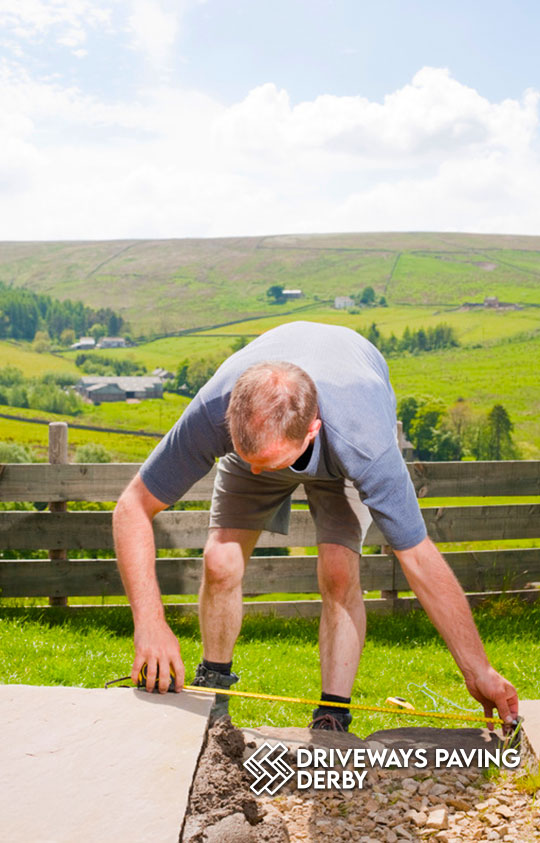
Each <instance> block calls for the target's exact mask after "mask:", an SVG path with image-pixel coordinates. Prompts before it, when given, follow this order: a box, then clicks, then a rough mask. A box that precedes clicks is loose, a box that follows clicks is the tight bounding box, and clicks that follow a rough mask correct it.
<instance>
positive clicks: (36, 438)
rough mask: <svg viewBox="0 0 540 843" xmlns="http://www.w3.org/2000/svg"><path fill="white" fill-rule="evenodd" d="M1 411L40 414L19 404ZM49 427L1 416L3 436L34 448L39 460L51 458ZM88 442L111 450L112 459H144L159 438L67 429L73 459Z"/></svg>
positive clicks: (53, 417) (48, 415) (0, 434)
mask: <svg viewBox="0 0 540 843" xmlns="http://www.w3.org/2000/svg"><path fill="white" fill-rule="evenodd" d="M0 409H1V411H2V412H7V413H14V414H16V415H21V416H24V415H28V416H30V417H32V416H36V415H38V413H36V411H35V410H34V411H31V410H30V411H29V410H20V409H19V408H18V407H0ZM39 417H40V418H45V419H49V420H50V421H67V423H68V424H69V422H70V421H72V419H70V418H69V417H66V416H56V415H54V414H52V413H41V412H40V413H39ZM48 439H49V429H48V427H47V425H45V424H29V423H26V422H20V421H14V420H13V419H2V418H0V440H2V441H5V442H17V443H19V444H20V445H24V446H25V447H27V448H30V449H31V450H32V453H33V455H34V458H35V459H37V460H40V461H45V462H46V461H47V459H48V451H49V445H48ZM88 442H97V443H99V444H101V445H103V446H104V447H105V448H107V450H108V451H110V453H111V456H112V459H113V462H143V461H144V460H145V459H146V457H147V456H148V455H149V454H150V452H151V451H152V450H153V448H155V446H156V444H157V442H158V440H157V439H154V438H150V437H147V436H129V435H127V434H121V433H102V432H101V431H94V430H76V429H75V428H73V427H70V428H69V431H68V454H69V459H70V461H73V459H74V456H75V451H76V449H77V447H78V446H79V445H85V444H86V443H88Z"/></svg>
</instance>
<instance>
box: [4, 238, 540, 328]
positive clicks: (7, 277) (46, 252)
mask: <svg viewBox="0 0 540 843" xmlns="http://www.w3.org/2000/svg"><path fill="white" fill-rule="evenodd" d="M0 280H2V281H4V282H6V283H8V284H14V285H16V286H24V287H26V288H28V289H31V290H34V291H36V292H42V293H47V294H50V295H52V296H56V297H58V298H60V299H65V298H72V299H82V300H83V301H84V302H85V304H87V305H90V306H92V307H95V308H97V307H103V306H108V307H111V308H113V309H114V310H117V311H119V312H120V313H121V314H122V316H124V318H125V319H127V320H128V321H129V322H130V324H131V327H132V330H133V332H134V333H135V334H141V333H146V334H148V333H154V334H156V333H157V334H168V333H175V332H178V331H181V330H184V329H186V328H193V327H200V326H209V325H215V324H219V323H225V322H230V321H235V320H238V319H244V318H248V317H257V316H264V315H270V314H272V315H273V314H276V315H278V316H280V315H282V314H284V313H285V312H287V311H290V310H293V309H296V308H297V307H299V306H300V307H301V306H302V304H304V305H306V304H307V305H310V304H315V303H316V302H317V301H320V300H325V301H328V300H333V298H334V296H336V295H347V294H350V293H354V292H357V291H358V290H362V289H363V288H364V287H365V286H367V285H370V286H373V287H374V289H375V290H376V292H377V293H378V294H379V295H385V296H386V298H387V299H388V302H389V303H390V304H395V305H398V304H399V305H403V304H406V305H413V304H416V305H431V306H444V307H455V306H458V305H460V304H461V303H463V302H464V301H473V302H481V301H483V299H484V297H485V296H488V295H495V296H498V297H499V299H500V300H502V301H511V302H517V303H521V304H528V305H540V237H525V236H499V235H476V234H422V233H418V234H415V233H412V234H332V235H286V236H274V237H250V238H223V239H208V240H124V241H99V242H90V241H89V242H56V243H0ZM273 284H283V285H284V286H286V287H299V288H301V289H302V290H303V291H304V294H305V300H303V301H302V302H295V303H292V302H289V303H287V304H283V305H271V304H269V302H268V299H267V297H266V290H267V289H268V287H269V286H271V285H273ZM300 312H301V311H300Z"/></svg>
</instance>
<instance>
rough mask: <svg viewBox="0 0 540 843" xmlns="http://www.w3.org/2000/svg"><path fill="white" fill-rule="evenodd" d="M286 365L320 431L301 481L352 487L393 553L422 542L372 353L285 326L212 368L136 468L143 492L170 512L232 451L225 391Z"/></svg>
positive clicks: (385, 385) (325, 332) (388, 399)
mask: <svg viewBox="0 0 540 843" xmlns="http://www.w3.org/2000/svg"><path fill="white" fill-rule="evenodd" d="M265 360H285V361H287V362H289V363H295V364H296V365H297V366H300V367H301V368H302V369H304V370H305V371H306V372H307V373H308V374H309V375H310V377H311V378H312V380H313V381H314V383H315V385H316V387H317V396H318V403H319V417H320V419H321V421H322V426H321V430H320V432H319V434H318V436H317V437H316V439H315V441H314V447H313V451H312V453H311V457H310V459H309V462H308V464H307V465H306V466H305V467H304V468H303V469H302V470H299V471H298V472H297V473H298V481H299V483H301V482H302V481H303V479H305V480H309V479H313V478H325V479H331V478H338V477H346V478H348V479H350V480H351V481H352V482H353V484H354V485H355V487H356V488H357V489H358V491H359V493H360V497H361V499H362V501H363V502H364V503H365V504H366V506H368V507H369V509H370V511H371V514H372V516H373V519H374V521H375V523H376V524H377V525H378V527H379V528H380V530H381V531H382V532H383V534H384V535H385V536H386V539H387V541H388V543H389V544H390V545H391V546H392V547H394V548H395V549H396V550H405V549H407V548H409V547H414V546H415V545H416V544H418V543H419V542H420V541H422V539H424V538H425V536H426V529H425V526H424V521H423V519H422V516H421V514H420V509H419V507H418V502H417V500H416V495H415V492H414V488H413V485H412V482H411V479H410V477H409V473H408V471H407V467H406V465H405V463H404V461H403V458H402V456H401V453H400V451H399V448H398V444H397V440H396V400H395V397H394V393H393V390H392V387H391V386H390V381H389V377H388V367H387V365H386V362H385V360H384V358H383V357H382V355H381V354H380V353H379V351H378V350H377V349H376V348H375V347H374V346H373V345H372V344H371V343H370V342H368V341H367V340H366V339H364V337H362V336H360V335H359V334H357V333H356V332H355V331H352V330H350V329H349V328H343V327H339V326H334V325H323V324H320V323H316V322H292V323H289V324H287V325H281V326H280V327H278V328H273V329H272V330H270V331H268V332H267V333H265V334H262V335H261V336H260V337H258V338H257V339H256V340H254V341H253V342H251V343H250V344H249V345H247V346H246V347H245V348H242V349H241V350H240V351H237V352H236V353H235V354H233V355H232V356H231V357H229V358H228V359H227V360H225V362H224V363H223V364H222V365H221V366H220V367H219V369H218V370H217V372H216V373H215V375H214V376H213V377H212V378H211V379H210V380H209V381H208V383H206V384H205V385H204V386H203V387H202V389H201V390H199V392H198V393H197V395H196V396H195V398H194V399H193V401H192V402H191V403H190V405H189V406H188V407H187V409H186V410H185V411H184V413H183V414H182V416H181V417H180V418H179V419H178V421H177V422H176V424H175V425H174V427H172V428H171V430H170V431H169V432H168V433H167V435H166V436H165V437H164V438H163V439H162V441H161V442H160V443H159V445H158V446H157V447H156V448H155V450H154V451H153V452H152V454H150V456H149V457H148V459H147V460H146V462H145V463H144V465H143V466H142V468H141V477H142V480H143V482H144V484H145V486H146V487H147V489H148V490H149V491H150V492H151V493H152V494H153V495H155V497H156V498H158V499H159V500H160V501H162V502H163V503H165V504H168V505H170V504H172V503H175V502H176V501H177V500H178V499H179V498H181V497H182V495H184V494H185V493H186V492H187V491H188V489H189V488H190V487H191V486H193V484H194V483H195V482H196V481H197V480H199V479H200V478H201V477H203V476H204V475H205V474H206V473H207V472H208V471H209V470H210V469H211V467H212V465H213V464H214V461H215V459H216V457H220V456H223V455H224V454H227V453H230V452H232V451H234V448H233V445H232V442H231V439H230V436H229V433H228V430H227V425H226V422H225V412H226V410H227V406H228V403H229V397H230V394H231V390H232V388H233V386H234V384H235V383H236V381H237V379H238V377H239V376H240V375H241V374H242V372H244V371H245V370H246V369H248V368H249V367H250V366H253V365H254V364H255V363H260V362H262V361H265Z"/></svg>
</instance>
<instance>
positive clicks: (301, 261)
mask: <svg viewBox="0 0 540 843" xmlns="http://www.w3.org/2000/svg"><path fill="white" fill-rule="evenodd" d="M0 280H4V281H6V282H7V283H12V284H15V285H23V286H25V287H28V288H30V289H33V290H36V291H37V290H39V291H41V292H46V293H49V294H51V295H57V296H59V297H60V298H64V297H72V298H82V299H83V300H84V302H85V303H86V304H88V305H91V306H93V307H99V306H104V305H106V306H109V307H113V308H118V309H119V310H120V311H121V312H122V313H123V315H124V316H125V317H126V318H128V319H130V320H131V322H132V328H133V329H134V332H135V333H136V332H137V331H139V330H149V331H154V332H172V331H179V330H181V329H184V328H191V327H193V326H195V325H196V326H199V328H200V329H201V330H200V331H199V332H198V333H196V334H192V333H191V334H185V335H182V336H175V337H173V336H169V337H166V338H162V339H157V340H154V341H152V342H144V343H141V344H138V345H136V346H135V347H133V348H129V349H111V350H107V351H106V352H104V355H105V356H107V357H115V358H118V359H126V358H127V359H131V360H134V361H136V362H139V363H141V364H143V365H144V366H145V367H146V369H147V370H148V372H151V371H152V370H153V369H154V368H155V367H156V366H162V367H164V368H166V369H169V370H170V371H172V372H176V370H177V368H178V365H179V363H181V362H182V361H184V360H186V359H187V360H192V359H194V358H200V357H216V358H219V357H222V358H225V357H226V356H228V355H229V354H230V353H231V350H232V344H233V342H234V341H235V339H236V338H237V337H239V336H244V337H246V338H247V339H252V338H253V337H254V336H257V335H259V334H260V333H262V332H263V331H266V330H268V329H269V328H272V327H274V326H276V325H279V324H282V323H283V322H286V321H293V320H295V319H306V320H310V321H320V322H327V323H330V324H340V325H345V326H348V327H350V328H353V329H362V330H367V329H368V328H369V326H370V324H371V323H372V322H375V323H376V324H377V327H378V329H379V331H380V332H381V333H382V334H383V335H384V336H389V335H390V334H391V333H392V332H393V333H394V334H395V335H396V336H397V337H400V336H401V335H402V333H403V331H404V330H405V328H406V327H409V328H410V329H411V330H417V329H418V328H420V327H424V328H426V329H427V328H430V327H433V326H435V325H437V324H438V323H440V322H446V323H448V324H449V325H451V326H452V328H453V329H454V331H455V334H456V336H457V337H458V340H459V342H460V347H459V348H457V349H454V350H452V351H444V352H437V353H429V354H424V355H417V356H410V355H409V356H402V357H394V358H391V359H390V360H389V366H390V370H391V375H392V380H393V383H394V387H395V390H396V394H397V397H398V399H399V398H401V397H403V396H404V395H409V394H415V395H420V396H423V395H432V396H434V397H438V398H441V399H442V400H443V401H444V402H445V403H446V404H452V403H454V401H456V400H457V399H458V398H465V399H467V400H468V401H469V403H470V405H471V407H472V408H473V410H476V411H478V412H485V411H486V410H489V409H490V408H491V407H492V406H493V404H494V403H498V402H500V403H503V404H504V405H505V407H506V408H507V409H508V411H509V413H510V416H511V418H512V421H513V422H514V424H515V439H516V441H517V443H518V445H519V447H520V448H521V453H522V455H523V456H524V457H529V458H538V457H540V406H539V398H538V396H539V394H540V390H539V386H540V381H539V375H538V371H539V369H540V366H539V361H540V345H539V340H540V238H535V237H510V236H491V235H459V234H343V235H303V236H284V237H266V238H265V237H259V238H239V239H238V238H237V239H220V240H217V239H216V240H176V241H172V240H171V241H123V242H113V241H111V242H95V243H92V242H87V243H3V244H0ZM274 283H282V284H284V285H286V286H292V287H300V288H301V289H302V290H304V292H305V298H304V299H302V300H300V301H292V302H287V303H285V304H281V305H272V304H270V303H269V301H268V299H267V297H266V290H267V289H268V287H269V286H270V285H271V284H274ZM366 285H372V286H373V287H374V288H375V290H376V291H377V294H385V295H386V297H387V299H388V302H389V305H390V306H388V307H375V308H365V309H362V310H361V311H360V312H358V313H350V312H344V311H337V310H334V309H333V308H331V307H330V306H329V305H328V300H332V299H333V297H334V295H337V294H339V295H343V294H348V293H352V292H357V291H358V290H361V289H362V288H363V287H364V286H366ZM488 295H497V296H498V297H499V299H500V300H503V301H512V302H515V303H518V302H520V303H522V305H524V306H523V308H522V309H519V310H492V309H485V308H479V309H472V310H471V309H469V310H466V309H463V308H462V307H461V306H460V305H461V304H462V303H463V302H464V301H476V302H482V301H483V299H484V297H485V296H488ZM254 316H255V317H256V318H249V319H248V318H247V317H254ZM227 322H230V323H231V324H228V325H225V324H224V323H227ZM220 324H221V325H223V327H220V328H213V329H207V330H206V332H205V330H204V326H209V325H220ZM77 354H78V352H71V351H68V352H62V353H61V354H48V353H44V354H37V353H35V352H34V351H32V349H31V346H30V345H28V344H24V343H15V342H8V341H1V342H0V365H7V364H10V365H14V366H17V367H18V368H20V369H21V370H22V371H23V373H24V374H25V376H26V377H32V376H39V375H43V374H44V373H45V372H48V371H56V372H61V371H63V372H71V373H73V374H77V373H79V371H78V370H77V369H76V367H75V358H76V356H77ZM185 405H186V399H184V398H180V397H177V396H171V395H166V397H165V399H164V400H163V401H158V400H156V401H148V402H141V403H140V404H124V403H114V404H104V405H102V406H100V407H93V406H87V407H85V408H84V410H83V411H82V416H79V420H81V421H86V422H87V423H91V424H95V425H97V426H109V427H118V428H123V429H126V430H128V429H131V430H146V431H165V430H166V429H168V427H170V425H171V424H173V423H174V421H175V420H176V418H177V417H178V416H179V415H180V413H181V412H182V410H183V408H184V407H185ZM5 411H6V412H12V413H16V414H21V411H19V410H18V409H16V408H12V409H10V408H8V407H6V408H5ZM28 415H29V416H31V415H38V414H37V413H35V412H32V411H28ZM39 415H40V416H42V417H43V416H44V415H45V414H42V413H39ZM67 420H68V422H69V419H67ZM0 436H1V437H2V438H8V439H14V440H16V441H21V442H23V443H28V444H30V445H34V446H35V448H36V449H37V452H38V454H39V455H43V453H44V441H45V438H46V432H45V430H44V429H43V428H40V427H39V426H37V425H36V426H34V425H29V424H28V425H25V424H21V423H19V424H18V425H17V423H14V422H11V421H4V422H2V423H1V427H0ZM89 439H91V440H94V441H99V442H102V443H103V444H105V445H106V447H108V448H109V450H110V451H111V453H112V454H113V455H114V458H115V459H134V460H135V459H140V458H142V457H143V456H144V455H145V454H146V453H147V452H148V449H149V445H150V442H149V441H148V440H142V439H141V438H140V437H139V438H136V437H134V438H131V437H127V436H125V437H122V436H120V435H117V434H106V433H101V432H97V433H95V434H94V433H90V432H84V431H77V432H75V431H72V432H71V436H70V441H72V443H73V444H75V443H76V444H79V443H81V442H82V441H88V440H89Z"/></svg>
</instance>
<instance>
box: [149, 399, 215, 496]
mask: <svg viewBox="0 0 540 843" xmlns="http://www.w3.org/2000/svg"><path fill="white" fill-rule="evenodd" d="M229 444H230V443H229V437H228V434H227V428H226V424H225V420H224V418H218V419H211V418H210V416H209V413H208V410H207V407H206V405H205V404H204V401H203V400H202V398H201V397H200V394H199V395H197V396H196V397H195V398H194V399H193V401H192V402H191V404H190V405H189V406H188V407H187V408H186V409H185V411H184V412H183V414H182V415H181V416H180V418H179V419H178V421H177V422H176V424H175V425H174V427H172V428H171V430H169V432H168V433H167V435H166V436H164V437H163V439H162V440H161V442H160V443H159V445H158V446H157V447H156V448H155V449H154V450H153V451H152V453H151V454H150V456H149V457H148V458H147V459H146V461H145V462H144V463H143V465H142V466H141V470H140V476H141V478H142V481H143V483H144V485H145V486H146V488H147V489H148V491H149V492H151V493H152V494H153V495H154V496H155V497H156V498H158V500H160V501H162V502H163V503H165V504H167V505H168V506H170V505H171V504H173V503H176V501H177V500H179V499H180V498H181V497H182V495H185V493H186V492H187V491H188V489H190V488H191V487H192V486H193V485H194V483H196V482H197V480H200V479H201V477H204V475H205V474H207V473H208V472H209V471H210V469H211V468H212V466H213V464H214V461H215V459H216V457H220V456H223V454H225V453H227V450H229V449H230V446H229Z"/></svg>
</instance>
